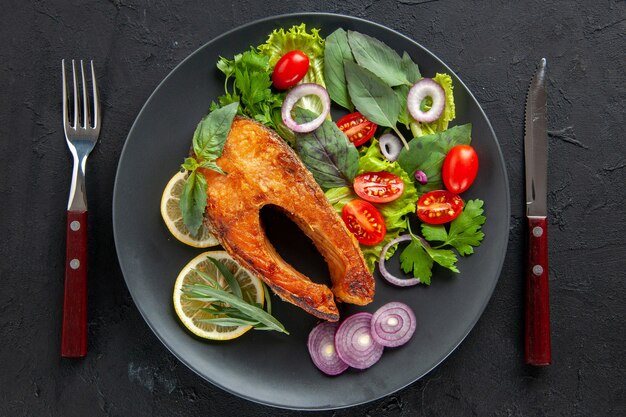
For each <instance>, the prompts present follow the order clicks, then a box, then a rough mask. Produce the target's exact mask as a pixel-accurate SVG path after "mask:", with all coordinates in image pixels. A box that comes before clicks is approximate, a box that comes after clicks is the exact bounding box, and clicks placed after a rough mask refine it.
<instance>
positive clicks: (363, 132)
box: [337, 111, 378, 146]
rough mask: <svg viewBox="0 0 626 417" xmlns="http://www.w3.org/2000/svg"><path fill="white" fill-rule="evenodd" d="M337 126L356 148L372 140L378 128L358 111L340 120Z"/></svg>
mask: <svg viewBox="0 0 626 417" xmlns="http://www.w3.org/2000/svg"><path fill="white" fill-rule="evenodd" d="M337 126H338V127H339V129H341V131H342V132H343V133H345V134H346V136H347V137H348V139H349V140H350V142H352V144H353V145H354V146H360V145H363V144H364V143H365V142H367V141H368V140H370V139H371V138H372V136H374V133H376V128H378V125H376V123H373V122H370V121H369V120H367V119H366V118H365V116H363V115H362V114H361V113H359V112H358V111H357V112H354V113H350V114H348V115H346V116H344V117H342V118H341V119H339V121H338V122H337Z"/></svg>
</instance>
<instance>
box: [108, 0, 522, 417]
mask: <svg viewBox="0 0 626 417" xmlns="http://www.w3.org/2000/svg"><path fill="white" fill-rule="evenodd" d="M302 16H307V17H315V16H330V17H332V18H339V19H345V20H348V21H356V22H359V23H362V24H366V25H370V26H374V27H378V28H379V29H382V30H384V31H388V32H391V33H392V34H393V35H395V36H399V37H401V38H403V39H404V40H406V41H408V42H410V43H413V44H415V45H417V46H418V47H419V48H420V49H422V51H423V52H425V53H426V54H428V55H430V56H431V57H432V58H434V59H435V60H436V61H437V62H438V63H439V64H441V65H442V66H443V67H444V68H445V69H446V70H447V71H448V72H449V73H450V74H452V75H454V76H455V77H456V79H457V80H458V81H459V83H460V84H461V85H462V86H463V88H464V89H465V91H466V92H467V94H468V96H469V98H470V100H471V101H472V102H473V103H474V104H475V105H476V107H477V108H478V110H479V112H480V114H481V115H482V117H483V118H484V120H485V121H486V124H487V128H488V129H489V132H490V133H491V135H492V136H493V138H494V139H495V144H496V150H497V154H498V159H499V162H500V164H501V166H502V172H503V177H504V178H503V180H504V185H505V187H504V188H505V196H504V197H505V201H506V205H505V206H506V216H505V218H506V219H509V222H508V223H509V227H507V228H506V230H505V232H504V241H505V244H504V245H502V246H501V251H500V253H499V254H498V255H499V256H498V259H499V264H498V265H497V268H496V270H497V279H495V280H494V281H493V284H492V285H491V287H490V288H488V291H487V292H486V293H485V294H486V295H487V297H485V301H484V302H483V303H482V305H481V306H480V308H479V313H478V314H477V315H476V317H475V318H474V319H473V320H472V321H471V322H470V323H469V325H468V327H467V328H466V329H465V331H464V333H463V335H462V337H461V338H460V339H459V341H458V342H457V343H456V344H455V345H454V346H452V347H451V348H450V350H449V351H448V352H446V353H445V355H443V356H442V358H441V360H439V361H438V362H436V363H435V364H433V366H432V367H430V368H429V369H428V370H427V371H426V372H425V373H424V374H423V375H421V376H418V377H417V378H415V379H412V380H410V381H409V382H407V383H406V384H404V385H402V386H400V387H397V388H394V389H392V390H388V391H386V392H384V393H381V394H379V395H377V396H374V397H373V398H369V399H366V400H363V401H360V402H354V403H351V404H343V405H338V406H323V407H296V406H288V405H284V404H278V403H275V402H271V401H263V400H262V399H259V398H254V397H252V396H249V395H247V394H245V393H242V392H236V391H234V390H231V389H230V388H228V387H225V386H223V385H222V384H220V382H219V381H218V380H213V379H210V378H208V377H207V376H205V375H202V374H201V373H200V371H199V370H198V369H196V368H195V367H194V366H192V365H191V364H190V363H189V362H188V361H187V360H186V359H185V358H184V357H182V356H181V355H178V353H177V352H175V351H174V350H173V348H172V347H171V346H170V345H169V344H168V343H167V342H166V341H165V340H164V339H163V337H162V336H161V334H160V333H159V332H158V331H157V329H156V326H155V325H153V323H152V322H151V321H150V320H149V318H148V314H147V313H146V312H145V311H144V309H143V308H142V307H141V306H140V304H139V303H137V300H136V295H135V293H134V291H133V290H132V289H131V286H130V285H129V284H128V279H127V273H126V272H125V267H124V265H123V264H122V262H121V254H120V249H119V245H118V244H117V242H118V239H119V237H118V228H117V227H116V220H115V219H116V218H117V215H116V213H117V210H116V207H117V205H118V204H117V203H118V194H119V192H118V187H119V185H118V184H119V183H118V178H119V176H120V170H121V168H120V167H121V163H120V162H121V161H122V160H123V158H124V155H125V153H126V150H127V147H128V146H129V139H130V137H131V136H133V134H134V131H135V128H136V125H137V123H138V121H139V119H140V118H141V117H142V115H143V113H144V112H145V111H146V109H147V107H148V105H149V104H150V103H151V102H152V99H153V97H154V96H155V95H156V93H157V92H158V91H159V90H160V89H161V87H162V86H163V85H164V84H165V83H166V82H167V81H168V80H169V78H170V77H172V76H173V74H174V73H175V72H176V71H177V70H178V69H179V68H180V67H182V66H183V65H184V64H185V63H186V62H187V61H188V60H191V59H192V58H193V57H194V56H195V55H196V54H198V53H200V51H202V50H203V49H205V48H206V47H208V46H209V45H210V44H212V43H214V42H217V41H219V40H220V39H222V38H225V37H228V36H230V35H231V34H232V33H234V32H236V31H239V30H242V29H245V28H248V27H250V26H254V25H257V24H260V23H265V22H268V21H272V20H277V19H281V20H282V19H289V18H296V17H302ZM111 204H112V216H111V217H112V226H113V240H114V244H115V251H116V255H117V261H118V265H119V267H120V271H121V272H122V276H123V277H124V282H125V284H126V287H127V289H128V291H129V293H130V295H131V298H132V299H133V303H134V304H135V307H136V308H137V310H138V311H139V313H140V314H141V316H142V318H143V320H144V322H145V323H146V324H147V325H148V327H149V328H150V330H151V331H152V333H153V334H154V335H155V336H156V337H157V339H158V340H159V341H160V342H161V343H162V344H163V346H165V347H166V348H167V350H168V351H169V352H170V353H171V354H172V355H173V356H174V357H176V358H177V359H178V360H179V361H180V362H182V363H183V364H185V366H186V367H187V368H189V369H190V370H192V371H193V372H194V373H195V374H196V375H198V376H199V377H200V378H202V379H203V380H205V381H207V382H209V383H211V384H212V385H214V386H216V387H218V388H219V389H221V390H223V391H226V392H228V393H230V394H232V395H234V396H236V397H238V398H243V399H245V400H247V401H251V402H253V403H256V404H261V405H264V406H270V407H275V408H280V409H286V410H300V411H328V410H338V409H344V408H350V407H355V406H358V405H362V404H367V403H371V402H373V401H377V400H380V399H381V398H384V397H387V396H389V395H392V394H394V393H396V392H398V391H400V390H402V389H404V388H406V387H408V386H409V385H412V384H414V383H415V382H417V381H419V380H420V379H422V378H424V377H425V376H426V375H428V374H429V373H430V372H432V370H433V369H435V368H436V367H438V366H439V365H440V364H441V363H442V362H444V361H445V360H446V359H447V358H448V357H449V356H450V355H451V354H452V353H453V352H454V351H455V350H457V349H458V347H459V346H460V345H461V343H463V341H464V340H465V339H466V338H467V336H468V335H469V333H470V332H471V331H472V330H473V329H474V327H475V326H476V323H478V320H480V318H481V317H482V315H483V314H484V312H485V309H486V307H487V305H488V304H489V302H490V301H491V298H492V297H493V293H494V291H495V288H496V286H497V284H498V281H499V280H500V276H501V274H502V269H503V266H504V261H505V258H506V253H507V249H508V244H509V234H510V218H511V198H510V186H509V179H508V172H507V167H506V161H505V159H504V155H503V154H502V148H501V146H500V142H499V141H498V137H497V135H496V133H495V131H494V129H493V126H492V124H491V121H490V120H489V118H488V117H487V114H486V113H485V111H484V109H483V108H482V106H481V105H480V103H479V101H478V99H477V98H476V97H475V96H474V93H473V92H472V90H470V89H469V88H468V86H467V85H466V84H465V82H464V81H463V80H462V79H461V78H460V77H459V76H458V75H457V74H456V72H454V71H453V70H452V69H451V68H450V67H449V66H448V65H447V64H446V63H445V62H444V61H443V60H442V59H441V58H439V57H438V56H437V55H436V54H434V53H433V52H431V51H430V49H428V48H426V47H424V46H423V45H422V44H421V43H419V42H417V41H415V40H414V39H412V38H410V37H409V36H407V35H405V34H403V33H401V32H399V31H397V30H395V29H393V28H390V27H388V26H385V25H383V24H381V23H377V22H373V21H371V20H367V19H364V18H361V17H356V16H350V15H345V14H340V13H331V12H294V13H284V14H278V15H272V16H267V17H263V18H260V19H255V20H252V21H249V22H246V23H243V24H241V25H237V26H235V27H233V28H232V29H230V30H228V31H226V32H224V33H222V34H220V35H218V36H215V37H213V38H211V39H210V40H208V41H207V42H205V43H203V44H202V45H201V46H199V47H198V48H196V49H195V50H194V51H193V52H191V53H190V54H188V55H187V56H186V57H185V58H183V59H182V60H181V61H180V62H179V63H178V64H177V65H176V66H174V67H173V68H172V69H171V70H170V71H169V72H168V74H167V75H166V76H165V77H164V78H163V79H162V80H161V81H160V82H159V83H158V84H157V85H156V87H154V89H153V90H152V92H151V93H150V95H149V96H148V98H147V99H146V101H145V102H144V104H143V105H142V107H141V109H140V110H139V112H138V113H137V115H136V116H135V119H134V121H133V124H132V125H131V127H130V129H129V131H128V134H127V135H126V138H125V139H124V145H123V147H122V150H121V152H120V154H119V157H118V165H117V168H116V171H115V179H114V185H113V198H112V203H111Z"/></svg>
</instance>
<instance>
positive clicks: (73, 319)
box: [61, 211, 87, 358]
mask: <svg viewBox="0 0 626 417" xmlns="http://www.w3.org/2000/svg"><path fill="white" fill-rule="evenodd" d="M66 245H67V246H66V257H65V294H64V299H63V329H62V332H61V356H63V357H66V358H82V357H84V356H85V355H87V211H68V212H67V241H66Z"/></svg>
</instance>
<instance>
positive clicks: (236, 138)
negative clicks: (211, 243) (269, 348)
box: [202, 117, 374, 321]
mask: <svg viewBox="0 0 626 417" xmlns="http://www.w3.org/2000/svg"><path fill="white" fill-rule="evenodd" d="M217 164H218V165H219V166H220V167H221V168H222V170H224V171H225V172H226V173H227V174H226V175H222V174H219V173H217V172H215V171H211V170H202V172H203V173H204V175H205V176H206V178H207V182H208V184H209V187H208V192H207V207H206V217H207V223H208V226H209V228H210V230H211V231H212V232H213V233H214V234H215V236H216V237H217V238H218V239H219V241H220V243H221V244H222V246H223V247H224V248H225V249H226V251H228V253H229V254H230V255H231V256H232V257H233V258H235V259H236V260H237V261H238V262H240V263H241V265H242V266H244V267H245V268H247V269H248V270H250V271H252V272H253V273H255V274H256V275H257V276H258V277H259V278H260V279H262V280H263V281H264V282H265V283H266V284H267V285H268V286H269V287H270V288H271V289H272V290H273V291H274V292H275V293H276V294H278V295H279V296H280V297H281V298H283V299H284V300H286V301H289V302H291V303H293V304H295V305H297V306H299V307H301V308H303V309H304V310H306V311H307V312H309V313H311V314H313V315H315V316H317V317H319V318H322V319H325V320H329V321H336V320H338V319H339V312H338V310H337V306H336V305H335V299H336V300H338V301H343V302H346V303H351V304H358V305H365V304H368V303H370V302H371V301H372V299H373V297H374V278H373V277H372V275H371V274H370V272H369V270H368V269H367V265H366V263H365V260H364V259H363V254H362V253H361V251H360V249H359V246H358V242H357V241H356V239H355V238H354V236H352V234H351V233H350V232H349V231H348V229H346V227H345V225H344V223H343V221H342V220H341V218H340V217H339V216H338V215H337V214H336V213H335V211H334V209H333V207H332V206H331V205H330V203H329V202H328V200H327V199H326V197H325V196H324V193H323V192H322V190H321V189H320V187H319V186H318V185H317V183H316V182H315V180H314V179H313V176H312V175H311V173H310V172H309V171H308V170H307V169H306V167H305V166H304V165H303V164H302V162H301V161H300V159H299V158H298V156H297V155H296V154H295V152H294V151H293V150H292V149H291V148H290V147H289V146H288V145H286V144H285V142H284V141H283V140H282V139H281V138H280V137H279V136H278V135H277V134H276V133H275V132H273V131H272V130H270V129H268V128H267V127H265V126H263V125H261V124H260V123H258V122H255V121H253V120H250V119H247V118H242V117H236V118H235V120H234V121H233V125H232V127H231V130H230V133H229V135H228V139H227V140H226V144H225V146H224V152H223V154H222V156H221V157H220V158H219V159H218V160H217ZM269 204H271V205H274V206H277V207H279V208H280V209H281V210H283V211H284V213H285V214H286V215H287V216H288V217H289V218H290V219H291V220H292V221H293V222H294V223H296V224H297V225H298V226H299V227H300V229H302V231H303V232H304V233H305V234H306V235H307V236H308V237H309V238H311V240H312V241H313V243H314V244H315V246H316V247H317V249H318V251H319V252H320V253H321V254H322V256H323V257H324V258H325V260H326V262H327V263H328V267H329V271H330V278H331V281H332V292H331V290H330V289H329V288H328V287H327V286H325V285H321V284H317V283H315V282H312V281H311V280H310V279H309V278H308V277H307V276H305V275H304V274H302V273H300V272H298V271H297V270H296V269H295V268H293V267H292V266H291V265H289V264H288V263H287V262H285V261H284V260H283V259H282V258H281V257H280V255H279V254H278V253H277V252H276V250H275V249H274V247H273V246H272V244H271V243H270V242H269V240H268V238H267V236H266V235H265V232H264V230H263V225H262V223H261V219H260V210H261V208H262V207H263V206H265V205H269ZM333 294H334V297H333Z"/></svg>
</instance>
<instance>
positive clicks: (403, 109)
mask: <svg viewBox="0 0 626 417" xmlns="http://www.w3.org/2000/svg"><path fill="white" fill-rule="evenodd" d="M409 89H410V88H409V86H408V85H399V86H397V87H394V88H393V91H394V92H395V93H396V96H397V97H398V101H399V102H400V114H399V115H398V122H400V123H402V124H403V125H404V126H406V128H407V129H408V128H409V124H410V123H411V120H413V119H412V118H411V116H410V115H409V111H408V109H407V98H408V96H409Z"/></svg>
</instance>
